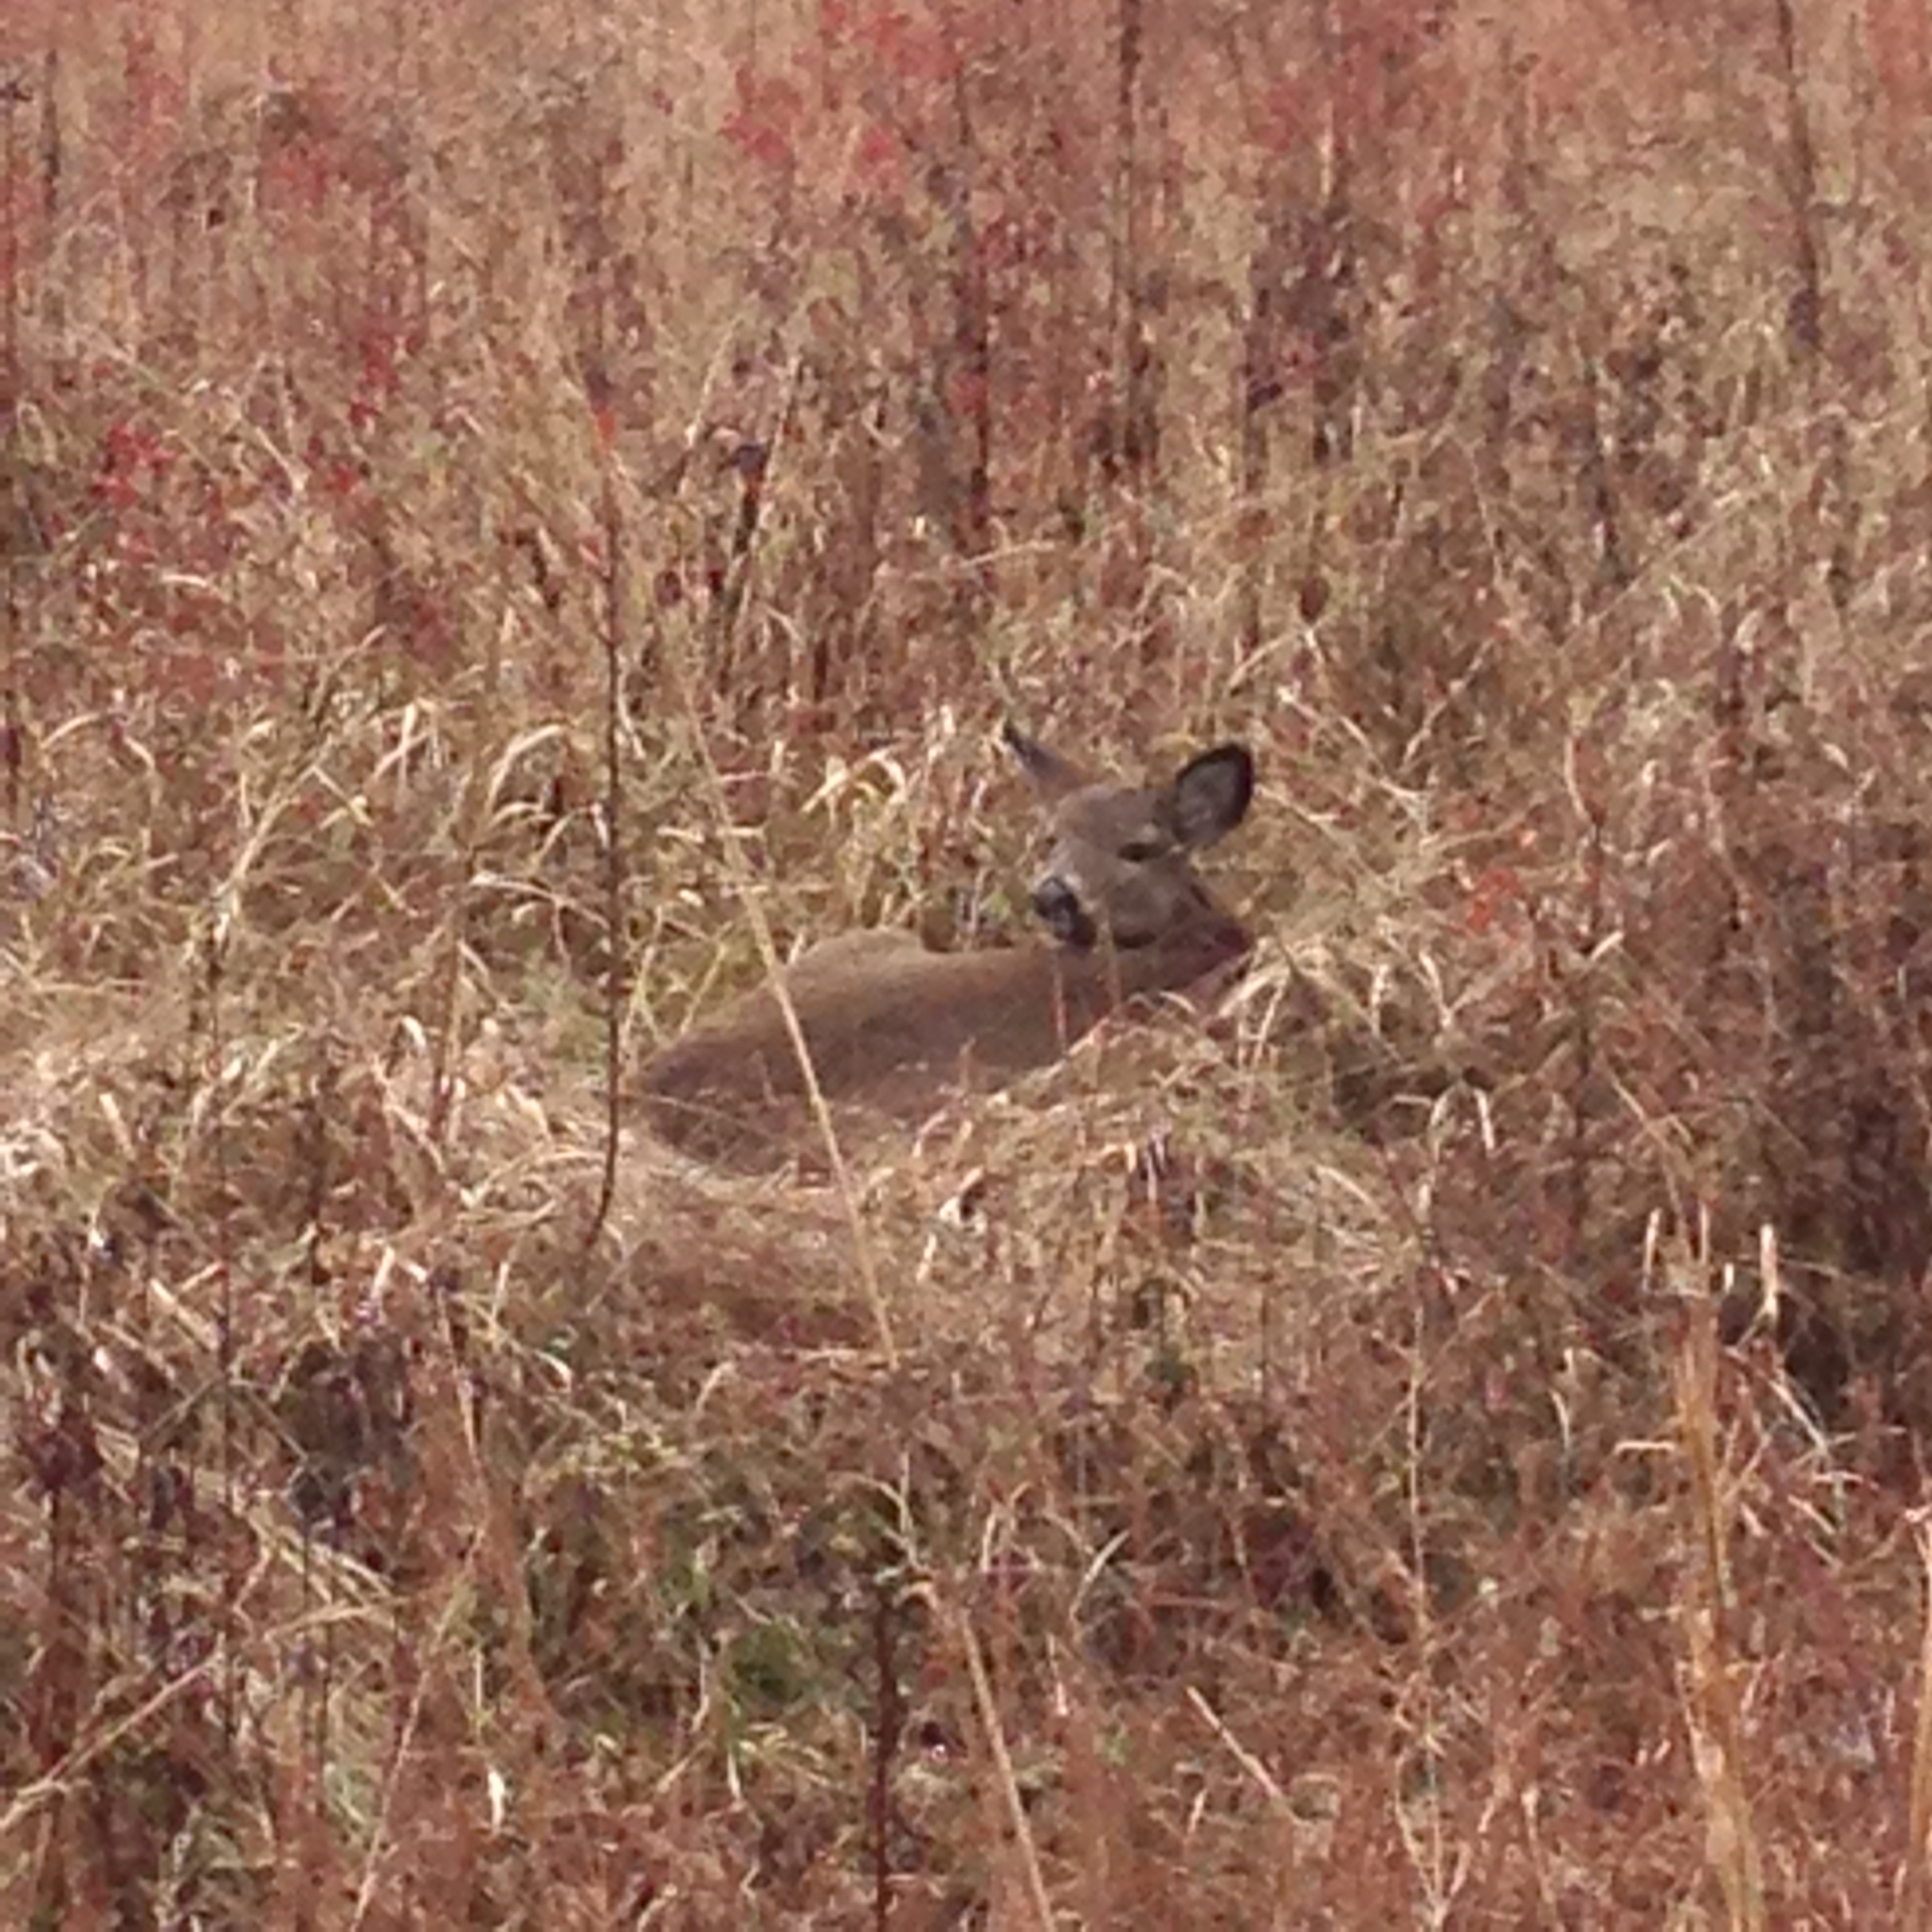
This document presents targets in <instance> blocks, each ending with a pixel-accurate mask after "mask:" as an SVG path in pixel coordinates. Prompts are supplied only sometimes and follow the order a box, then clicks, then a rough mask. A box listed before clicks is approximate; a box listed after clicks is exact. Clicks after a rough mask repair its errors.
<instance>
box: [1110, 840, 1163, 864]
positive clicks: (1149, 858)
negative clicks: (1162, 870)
mask: <svg viewBox="0 0 1932 1932" xmlns="http://www.w3.org/2000/svg"><path fill="white" fill-rule="evenodd" d="M1166 849H1167V841H1166V840H1165V839H1164V838H1162V837H1159V836H1158V835H1157V834H1152V833H1150V834H1149V835H1148V836H1147V837H1144V838H1133V839H1129V840H1128V841H1127V842H1126V843H1125V844H1124V845H1122V846H1121V848H1120V856H1121V857H1122V858H1123V859H1125V860H1126V861H1127V863H1129V865H1149V864H1151V863H1153V861H1154V860H1155V859H1158V858H1159V857H1160V856H1161V854H1162V853H1163V852H1166Z"/></svg>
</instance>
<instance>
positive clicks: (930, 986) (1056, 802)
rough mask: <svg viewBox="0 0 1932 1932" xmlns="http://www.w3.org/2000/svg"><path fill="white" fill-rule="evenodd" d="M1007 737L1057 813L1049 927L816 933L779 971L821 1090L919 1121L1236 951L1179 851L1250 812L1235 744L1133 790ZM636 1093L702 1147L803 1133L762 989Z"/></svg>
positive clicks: (735, 1153) (704, 1029)
mask: <svg viewBox="0 0 1932 1932" xmlns="http://www.w3.org/2000/svg"><path fill="white" fill-rule="evenodd" d="M1006 742H1007V744H1008V745H1009V747H1010V748H1011V750H1012V751H1013V754H1014V756H1015V757H1016V758H1017V759H1018V760H1019V762H1020V766H1021V768H1022V769H1024V772H1025V773H1026V774H1027V776H1028V778H1029V779H1031V780H1032V784H1033V786H1034V789H1035V792H1037V793H1038V794H1039V797H1040V799H1041V800H1042V803H1043V805H1044V806H1045V807H1046V810H1047V814H1048V817H1049V819H1050V823H1051V826H1052V831H1053V840H1054V843H1053V849H1052V851H1051V852H1050V855H1049V856H1048V859H1047V868H1046V871H1045V872H1044V873H1043V875H1042V876H1041V878H1040V880H1039V883H1038V884H1037V885H1035V887H1034V888H1033V894H1032V902H1033V910H1034V911H1035V912H1036V913H1037V914H1038V915H1039V918H1040V919H1041V921H1042V922H1043V924H1044V925H1045V926H1046V927H1047V931H1048V932H1049V933H1050V934H1051V942H1047V941H1043V940H1040V939H1034V940H1032V941H1031V942H1028V943H1026V944H1024V945H1018V946H1013V947H1008V948H1005V949H994V950H990V951H983V952H970V953H934V952H931V951H929V950H928V949H927V948H926V947H925V946H923V945H921V944H920V942H919V940H918V939H917V938H915V936H914V935H913V934H911V933H906V932H882V931H863V932H853V933H847V934H844V935H842V936H841V937H840V938H835V939H831V940H828V941H826V942H823V943H822V944H820V945H817V946H814V948H812V949H811V950H810V951H809V952H807V953H805V954H804V955H803V957H802V958H800V959H799V960H798V961H797V962H796V964H793V965H792V966H791V967H789V968H787V969H786V971H785V973H784V986H785V989H786V991H787V993H788V995H789V997H790V999H791V1002H792V1008H793V1010H794V1011H795V1012H796V1014H797V1016H798V1020H799V1028H800V1030H801V1031H802V1032H803V1035H804V1038H805V1043H806V1045H807V1048H808V1049H809V1050H810V1052H811V1062H812V1068H813V1071H814V1074H815V1075H816V1076H817V1080H818V1087H819V1090H820V1091H821V1092H822V1094H823V1095H825V1097H826V1099H827V1100H828V1101H829V1102H832V1103H837V1104H838V1105H840V1106H844V1105H847V1104H852V1105H856V1106H861V1107H863V1108H865V1109H867V1110H871V1111H874V1112H877V1113H883V1114H891V1115H894V1116H897V1117H900V1118H917V1117H918V1116H919V1114H922V1113H924V1112H927V1111H930V1109H931V1108H932V1107H933V1106H935V1105H936V1104H937V1103H938V1100H939V1099H940V1098H941V1096H942V1095H943V1094H944V1093H945V1091H947V1089H948V1088H950V1087H953V1086H956V1085H958V1084H962V1083H968V1084H976V1085H982V1086H998V1085H1000V1084H1003V1083H1005V1082H1006V1081H1008V1080H1012V1079H1013V1078H1014V1077H1016V1076H1017V1075H1019V1074H1020V1073H1025V1072H1027V1071H1028V1070H1029V1069H1032V1068H1035V1067H1042V1066H1046V1065H1050V1064H1051V1063H1052V1062H1053V1061H1055V1060H1058V1058H1060V1057H1061V1055H1062V1054H1064V1053H1065V1051H1066V1050H1067V1049H1068V1047H1070V1046H1071V1045H1072V1044H1073V1043H1074V1042H1075V1041H1076V1040H1077V1039H1080V1037H1081V1036H1082V1035H1084V1034H1085V1033H1088V1032H1091V1029H1092V1028H1094V1027H1095V1025H1097V1024H1099V1021H1100V1020H1102V1019H1103V1018H1104V1017H1106V1015H1107V1014H1108V1013H1111V1012H1113V1011H1114V1009H1116V1008H1118V1006H1120V1005H1122V1004H1123V1003H1124V1002H1127V1001H1130V1000H1133V999H1136V998H1144V997H1146V996H1148V995H1151V994H1160V993H1166V992H1173V991H1178V990H1181V989H1182V988H1184V987H1189V986H1192V985H1193V984H1194V983H1196V981H1197V980H1200V979H1204V978H1205V977H1206V976H1207V975H1208V974H1210V973H1212V972H1215V971H1216V970H1217V969H1219V968H1225V967H1227V966H1230V965H1231V964H1234V962H1236V961H1237V960H1240V959H1241V958H1243V957H1245V955H1246V954H1247V953H1248V951H1249V946H1250V944H1251V942H1250V940H1249V935H1248V934H1247V932H1246V930H1245V929H1244V928H1243V927H1241V925H1240V924H1239V923H1237V921H1236V920H1235V919H1234V917H1233V916H1232V915H1230V913H1229V912H1226V910H1225V909H1224V908H1222V906H1221V905H1220V904H1219V903H1218V902H1217V901H1216V900H1215V898H1214V897H1213V896H1212V894H1211V893H1209V891H1208V889H1207V886H1205V885H1204V884H1203V883H1202V882H1201V880H1200V877H1199V875H1198V874H1196V871H1195V870H1194V867H1193V854H1194V853H1196V852H1199V851H1200V850H1201V849H1202V848H1204V847H1205V846H1208V845H1211V844H1214V842H1215V841H1216V840H1217V839H1219V838H1220V837H1222V835H1223V834H1224V833H1228V832H1230V831H1231V830H1233V829H1234V827H1235V826H1237V825H1238V824H1240V822H1241V819H1242V818H1244V817H1245V815H1246V813H1247V811H1248V805H1249V799H1250V798H1251V797H1252V794H1253V790H1254V761H1253V759H1252V758H1251V757H1250V756H1249V753H1248V751H1246V749H1245V747H1242V746H1241V745H1237V744H1226V745H1220V746H1217V747H1215V749H1214V750H1213V751H1204V752H1203V753H1202V754H1200V756H1199V757H1198V758H1194V759H1193V760H1192V761H1191V762H1189V763H1188V764H1187V765H1185V766H1182V768H1181V769H1180V770H1179V771H1178V773H1175V774H1174V777H1172V778H1170V780H1169V781H1167V782H1166V784H1159V785H1153V786H1149V787H1147V788H1135V787H1132V786H1124V785H1110V784H1096V783H1095V782H1094V781H1091V779H1089V778H1088V777H1087V775H1086V774H1085V773H1083V772H1082V771H1081V770H1080V768H1079V767H1078V766H1076V765H1074V764H1073V763H1072V762H1070V761H1069V760H1068V759H1066V758H1062V757H1061V756H1060V755H1059V754H1058V753H1057V752H1054V751H1049V750H1048V749H1047V747H1046V746H1044V745H1043V744H1041V743H1038V742H1037V741H1036V740H1035V739H1032V738H1030V737H1028V736H1027V735H1026V734H1025V733H1024V732H1020V731H1019V730H1017V729H1016V728H1014V727H1013V726H1012V725H1009V726H1008V727H1007V728H1006ZM644 1090H645V1109H646V1114H647V1116H648V1118H649V1119H650V1121H651V1123H652V1125H653V1126H654V1127H655V1128H656V1129H657V1132H658V1133H660V1134H661V1135H662V1136H664V1138H665V1139H666V1140H669V1141H670V1142H672V1144H674V1145H676V1146H677V1147H680V1148H683V1150H684V1151H685V1152H687V1153H688V1154H692V1155H697V1156H698V1158H699V1159H706V1160H714V1161H722V1162H725V1163H728V1164H730V1165H733V1166H766V1165H771V1164H773V1163H775V1162H777V1161H778V1160H781V1159H783V1158H784V1155H785V1154H786V1153H787V1152H788V1151H789V1150H790V1149H791V1148H793V1147H795V1146H796V1145H797V1144H799V1140H800V1138H801V1136H803V1135H805V1134H807V1133H809V1132H810V1127H811V1119H810V1114H809V1110H808V1109H807V1102H806V1087H805V1081H804V1076H803V1073H802V1072H801V1070H800V1069H799V1062H798V1054H797V1050H796V1047H794V1045H793V1043H792V1035H791V1033H790V1031H789V1029H788V1028H787V1026H786V1024H785V1021H784V1014H783V1013H782V1012H781V1009H780V1006H779V1003H778V1001H777V998H776V997H775V996H774V995H773V992H772V990H771V989H770V988H769V987H761V988H759V989H758V990H755V991H754V992H751V993H748V994H745V995H743V997H742V998H739V999H737V1000H735V1001H733V1002H731V1003H730V1004H729V1005H727V1006H726V1007H725V1009H724V1010H723V1011H722V1012H721V1013H718V1014H717V1016H716V1017H714V1018H713V1019H711V1020H709V1021H708V1022H706V1024H703V1025H702V1026H701V1027H699V1028H697V1029H695V1031H693V1032H690V1033H688V1034H687V1035H685V1036H684V1037H683V1039H680V1040H678V1041H676V1043H674V1044H672V1046H670V1047H666V1048H665V1050H663V1051H662V1052H661V1053H659V1054H657V1056H656V1057H655V1058H653V1060H651V1061H650V1063H649V1064H648V1065H646V1068H645V1069H644Z"/></svg>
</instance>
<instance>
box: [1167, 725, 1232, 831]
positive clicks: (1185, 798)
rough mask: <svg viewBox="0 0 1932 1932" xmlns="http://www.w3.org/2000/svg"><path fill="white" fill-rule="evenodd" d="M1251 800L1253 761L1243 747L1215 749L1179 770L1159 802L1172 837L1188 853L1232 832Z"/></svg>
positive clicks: (1219, 747)
mask: <svg viewBox="0 0 1932 1932" xmlns="http://www.w3.org/2000/svg"><path fill="white" fill-rule="evenodd" d="M1253 796H1254V758H1253V757H1252V754H1250V753H1249V750H1248V747H1246V746H1245V745H1237V744H1224V745H1216V746H1215V748H1214V750H1213V751H1204V752H1203V753H1202V754H1200V757H1199V758H1195V759H1193V761H1191V762H1189V763H1188V764H1186V765H1185V766H1182V767H1181V769H1180V771H1179V772H1178V773H1176V774H1175V777H1174V782H1173V783H1172V784H1170V785H1169V786H1168V788H1167V792H1166V797H1165V799H1163V801H1162V802H1163V808H1164V812H1165V816H1166V818H1167V821H1168V822H1169V823H1170V825H1171V826H1173V827H1174V836H1175V837H1177V838H1178V839H1179V840H1180V841H1181V844H1183V845H1185V847H1186V848H1188V850H1189V851H1190V852H1197V851H1199V850H1200V848H1201V847H1202V846H1204V845H1211V844H1213V843H1214V842H1215V840H1216V839H1218V838H1220V837H1222V836H1224V835H1225V834H1226V833H1230V832H1232V831H1233V830H1234V828H1235V827H1236V826H1237V825H1239V824H1240V823H1241V821H1242V819H1244V818H1246V817H1247V815H1248V805H1249V800H1250V799H1252V798H1253Z"/></svg>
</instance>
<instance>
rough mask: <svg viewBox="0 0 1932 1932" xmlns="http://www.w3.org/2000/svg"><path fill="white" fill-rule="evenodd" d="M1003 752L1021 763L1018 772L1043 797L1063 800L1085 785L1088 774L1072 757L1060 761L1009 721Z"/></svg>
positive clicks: (1048, 749) (1054, 753) (1060, 758)
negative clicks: (1004, 750) (1030, 780)
mask: <svg viewBox="0 0 1932 1932" xmlns="http://www.w3.org/2000/svg"><path fill="white" fill-rule="evenodd" d="M1004 736H1005V739H1006V749H1007V750H1008V751H1010V752H1011V753H1012V754H1013V756H1014V757H1015V758H1017V759H1018V760H1019V762H1020V769H1021V770H1022V771H1023V772H1024V773H1026V775H1027V776H1028V777H1029V778H1030V779H1032V781H1033V788H1034V790H1035V791H1036V792H1039V795H1040V796H1042V797H1043V798H1048V799H1057V798H1064V797H1065V796H1066V795H1067V793H1068V792H1077V791H1078V790H1079V789H1080V787H1081V786H1082V785H1084V784H1086V782H1087V774H1086V773H1084V771H1082V770H1081V769H1080V767H1079V766H1077V765H1076V764H1075V763H1074V762H1073V760H1072V759H1071V758H1062V757H1061V755H1060V754H1059V753H1058V751H1054V750H1053V749H1052V748H1051V747H1050V746H1047V745H1043V744H1042V743H1040V741H1039V739H1037V738H1033V737H1029V736H1028V735H1027V733H1026V732H1023V731H1022V730H1021V729H1020V727H1019V726H1018V725H1016V724H1014V723H1013V720H1012V719H1011V718H1009V719H1008V720H1007V721H1006V728H1005V733H1004Z"/></svg>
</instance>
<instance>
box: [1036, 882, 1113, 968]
mask: <svg viewBox="0 0 1932 1932" xmlns="http://www.w3.org/2000/svg"><path fill="white" fill-rule="evenodd" d="M1033 910H1034V912H1035V913H1037V914H1038V915H1039V919H1040V921H1041V923H1042V924H1043V925H1044V926H1045V927H1046V928H1047V930H1048V931H1049V932H1050V933H1051V934H1053V936H1054V938H1056V939H1058V941H1059V942H1060V943H1061V945H1070V946H1077V947H1079V948H1080V949H1081V950H1082V951H1084V950H1086V949H1088V947H1090V946H1091V945H1093V943H1094V942H1095V940H1096V939H1097V938H1099V936H1100V935H1099V931H1098V930H1097V929H1096V928H1095V925H1094V923H1093V920H1092V919H1091V917H1090V916H1089V915H1088V912H1087V908H1085V907H1084V906H1083V905H1082V904H1080V894H1079V893H1076V891H1074V889H1073V887H1072V886H1069V884H1068V883H1067V882H1066V881H1065V879H1063V878H1060V877H1059V876H1058V874H1050V875H1049V876H1048V877H1047V878H1043V879H1042V880H1041V881H1040V882H1039V884H1038V885H1037V886H1035V887H1034V888H1033Z"/></svg>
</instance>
